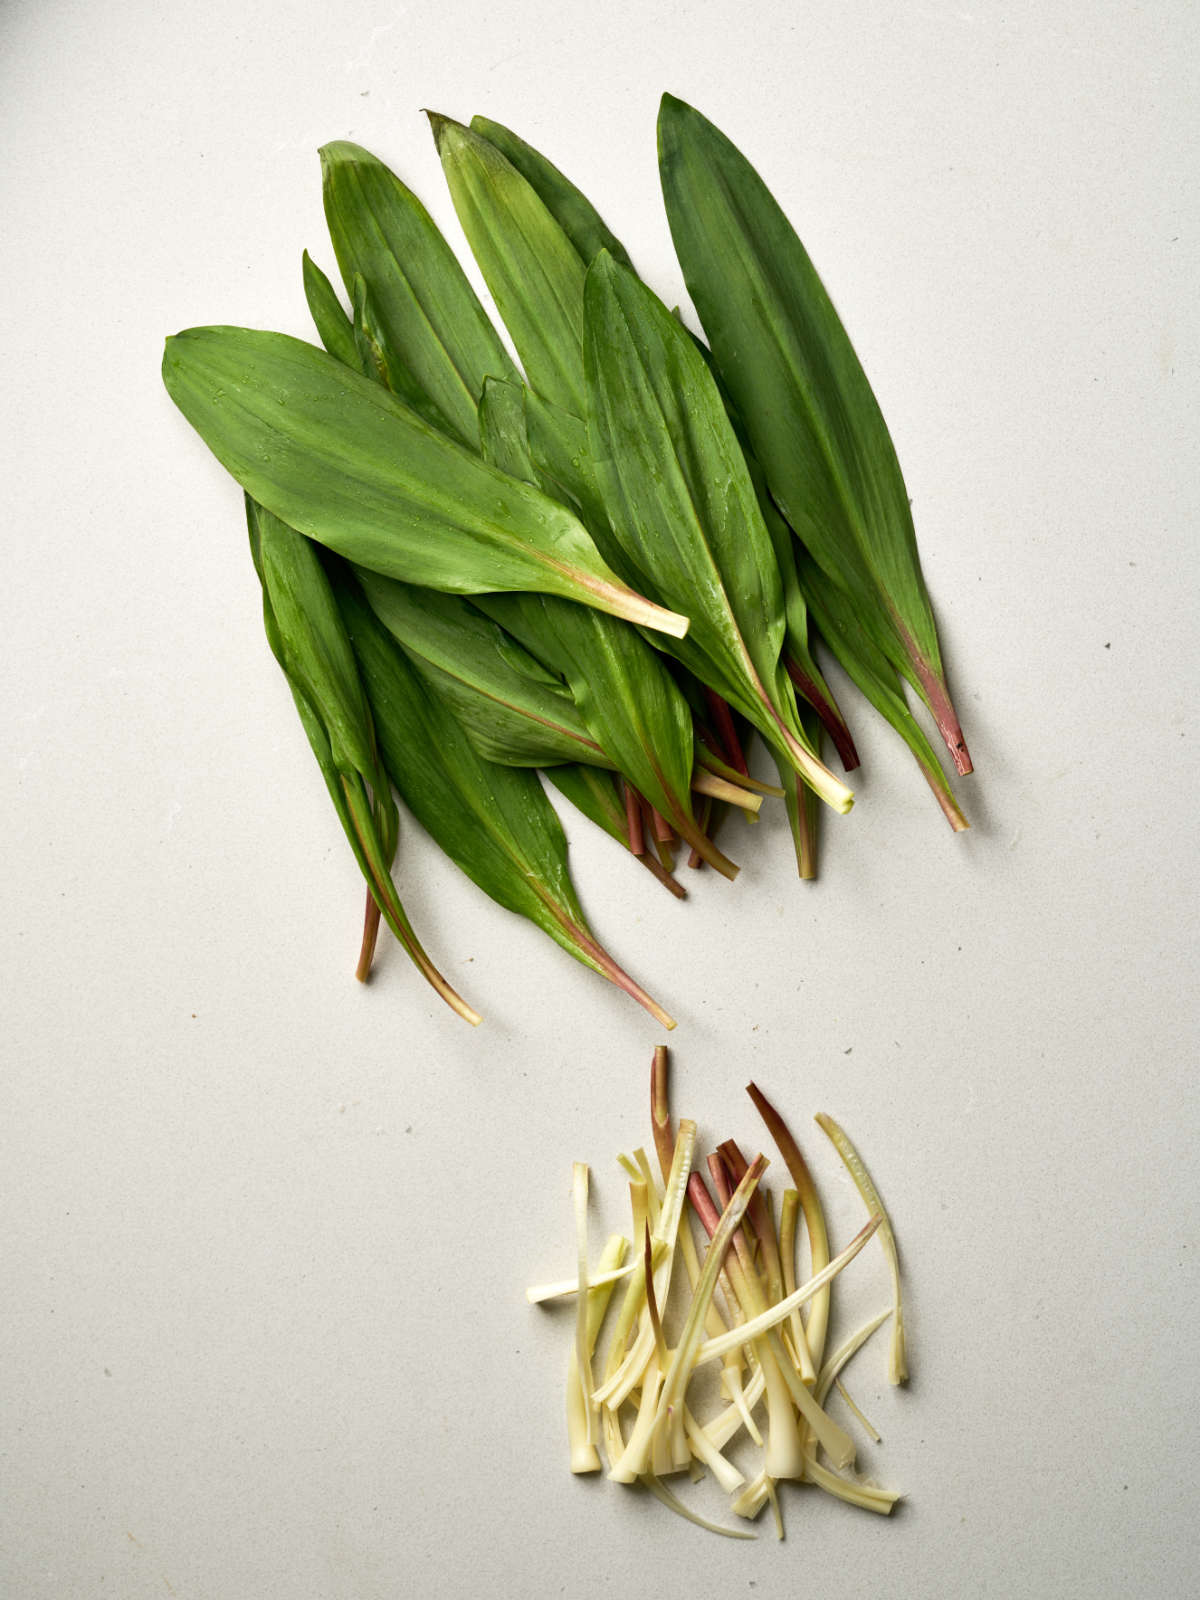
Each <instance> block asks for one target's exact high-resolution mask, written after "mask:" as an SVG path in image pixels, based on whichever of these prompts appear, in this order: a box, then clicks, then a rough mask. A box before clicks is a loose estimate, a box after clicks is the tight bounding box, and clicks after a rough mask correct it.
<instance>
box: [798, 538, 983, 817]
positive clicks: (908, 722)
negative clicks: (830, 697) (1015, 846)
mask: <svg viewBox="0 0 1200 1600" xmlns="http://www.w3.org/2000/svg"><path fill="white" fill-rule="evenodd" d="M799 570H800V580H801V582H802V583H803V585H804V588H805V592H806V593H807V595H808V598H809V604H810V607H811V609H812V614H813V616H814V618H815V619H816V622H817V626H818V627H819V628H820V630H821V637H822V639H823V640H824V641H825V643H826V644H827V645H828V646H829V648H830V650H832V651H833V654H834V656H835V657H836V658H837V660H838V663H839V665H840V666H841V668H842V670H843V672H845V674H846V676H847V677H848V678H849V679H850V681H851V682H852V683H853V684H854V685H855V686H856V687H857V688H858V689H859V690H861V692H862V693H863V694H864V695H865V696H866V698H867V699H868V700H869V701H870V702H871V704H872V705H873V706H874V707H875V709H876V711H878V712H879V714H880V716H882V717H885V718H886V719H887V721H888V722H890V723H891V725H892V727H893V728H895V730H896V732H897V733H898V734H899V735H900V737H901V738H902V739H903V740H904V742H905V744H906V745H907V746H908V748H909V749H910V750H911V751H912V753H913V755H914V756H915V757H916V761H917V765H918V767H920V769H921V773H922V775H923V777H924V778H925V781H926V783H928V785H929V787H930V788H931V789H932V790H933V794H934V798H935V799H936V800H937V803H938V805H939V806H941V808H942V812H943V814H944V815H945V818H946V820H947V822H949V824H950V826H951V827H952V828H953V829H954V831H955V832H956V833H961V832H962V831H963V830H964V829H965V828H967V827H969V826H970V824H969V823H968V822H967V819H966V817H965V816H964V815H963V813H962V810H961V809H960V807H959V804H958V802H957V800H956V799H955V798H954V793H953V790H952V789H951V788H950V785H949V783H947V781H946V775H945V773H944V772H943V771H942V768H941V763H940V762H939V761H938V758H937V756H936V754H935V753H934V749H933V746H932V745H931V744H930V742H929V740H928V739H927V738H926V737H925V734H924V733H923V731H922V729H921V725H920V723H918V722H917V720H916V718H915V717H914V716H913V714H912V712H911V710H910V709H909V705H908V701H907V700H906V699H905V698H904V685H903V683H902V682H901V680H900V675H899V673H898V672H897V671H896V668H895V666H894V665H893V664H892V662H891V661H890V660H889V659H888V657H887V656H886V655H885V654H884V653H883V651H882V650H880V649H879V648H878V647H877V646H876V645H875V644H874V643H873V642H872V640H871V639H870V637H869V636H868V635H867V634H866V633H864V632H863V630H862V629H861V628H859V627H858V626H857V618H856V616H855V613H854V602H853V601H852V600H850V599H849V598H848V597H847V595H846V594H845V592H844V591H843V590H842V589H840V588H839V587H838V585H837V584H836V583H833V582H831V581H830V579H829V578H828V577H827V576H826V575H825V573H823V572H822V571H821V569H820V567H818V566H817V564H816V562H815V561H814V560H813V559H812V557H811V556H808V555H806V554H805V553H804V552H803V551H801V552H800V562H799Z"/></svg>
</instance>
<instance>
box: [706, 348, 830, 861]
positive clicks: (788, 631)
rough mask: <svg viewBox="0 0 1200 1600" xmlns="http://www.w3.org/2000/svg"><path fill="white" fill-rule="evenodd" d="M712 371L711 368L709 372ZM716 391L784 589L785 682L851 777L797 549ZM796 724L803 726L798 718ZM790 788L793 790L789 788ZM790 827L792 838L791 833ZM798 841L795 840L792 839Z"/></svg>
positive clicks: (732, 413)
mask: <svg viewBox="0 0 1200 1600" xmlns="http://www.w3.org/2000/svg"><path fill="white" fill-rule="evenodd" d="M711 370H712V368H711V365H710V371H711ZM714 376H716V378H717V386H718V388H720V389H721V391H722V393H721V398H722V400H723V401H724V402H725V409H726V412H727V413H728V414H729V420H730V422H731V423H732V424H733V431H734V432H735V433H736V434H737V438H738V443H739V444H740V445H741V447H742V454H743V456H744V457H745V458H746V467H747V470H748V471H749V473H750V481H751V482H752V483H753V485H754V493H755V495H756V496H757V497H758V505H759V510H760V511H761V512H762V516H763V521H764V522H765V523H766V526H767V532H768V533H769V534H770V536H771V548H772V550H773V551H774V552H775V564H776V566H777V567H778V569H779V577H780V582H781V583H782V585H783V614H784V623H785V628H784V642H783V662H784V666H785V667H786V668H787V673H788V676H789V677H790V678H791V680H792V683H793V684H794V685H795V687H796V689H798V690H799V692H800V694H801V695H802V696H803V697H804V699H805V700H806V701H807V702H808V704H809V705H810V706H811V707H812V708H813V710H814V711H815V712H816V714H817V718H818V721H819V722H820V724H821V726H822V727H823V728H824V729H825V731H826V732H827V733H828V734H829V736H830V738H831V739H832V740H833V743H834V746H835V748H836V750H837V753H838V756H839V758H840V760H841V763H842V767H843V769H844V770H845V771H846V772H853V771H854V769H855V767H857V766H858V764H859V763H858V751H857V750H856V749H855V746H854V739H853V737H852V736H851V733H850V729H849V728H848V727H847V726H846V719H845V718H844V717H843V715H842V712H841V708H840V707H839V705H838V703H837V701H836V700H835V699H834V696H833V690H832V689H831V688H830V687H829V685H828V683H827V682H826V681H825V675H824V673H823V672H822V671H821V669H820V667H819V666H818V665H817V662H816V660H815V658H814V656H813V653H812V650H811V649H810V647H809V641H808V606H807V604H806V603H805V599H804V594H803V591H802V589H801V587H800V577H799V574H798V572H797V570H796V559H797V550H798V547H797V544H796V540H795V538H794V536H793V534H792V530H791V528H790V527H788V525H787V523H786V522H785V521H784V519H783V516H782V515H781V513H780V511H779V508H778V506H777V505H776V504H775V502H774V501H773V500H772V499H771V491H770V489H769V487H768V485H767V479H766V474H765V473H764V472H763V469H762V463H761V462H760V461H759V459H758V457H757V456H756V455H755V454H754V450H753V447H752V446H751V444H750V441H749V439H748V438H747V436H746V432H745V427H744V425H743V423H742V421H741V418H740V417H739V416H738V414H737V408H736V406H735V405H734V404H733V400H732V398H731V397H730V396H729V395H728V394H727V393H725V391H724V388H723V386H722V385H721V382H720V376H719V374H716V373H714ZM801 722H802V724H803V723H804V718H803V715H801ZM809 742H810V743H811V744H812V746H813V749H814V750H818V751H819V749H820V745H819V742H818V741H817V740H816V739H814V738H812V737H811V733H810V739H809ZM789 787H790V788H794V787H795V785H794V784H792V785H789ZM796 831H797V830H796V828H795V827H793V833H796ZM797 837H799V836H798V835H797Z"/></svg>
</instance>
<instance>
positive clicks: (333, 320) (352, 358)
mask: <svg viewBox="0 0 1200 1600" xmlns="http://www.w3.org/2000/svg"><path fill="white" fill-rule="evenodd" d="M304 298H305V300H306V301H307V302H308V309H309V312H310V313H311V315H312V319H313V324H314V326H315V327H316V330H317V337H318V338H319V339H320V341H321V343H322V344H323V345H324V346H325V348H326V350H328V351H329V354H330V355H331V356H336V357H337V358H338V360H339V361H344V362H345V363H346V365H347V366H348V367H355V368H357V366H358V347H357V345H356V344H355V340H354V323H353V321H352V319H351V318H350V317H348V316H347V315H346V311H345V308H344V307H343V305H342V302H341V301H340V300H339V299H338V297H337V293H336V291H335V289H334V287H333V285H332V284H331V283H330V281H329V279H328V278H327V277H326V276H325V274H324V273H323V272H322V271H321V269H320V267H319V266H318V265H317V264H316V262H315V261H314V260H313V258H312V257H311V256H310V255H309V253H308V251H307V250H306V251H305V252H304Z"/></svg>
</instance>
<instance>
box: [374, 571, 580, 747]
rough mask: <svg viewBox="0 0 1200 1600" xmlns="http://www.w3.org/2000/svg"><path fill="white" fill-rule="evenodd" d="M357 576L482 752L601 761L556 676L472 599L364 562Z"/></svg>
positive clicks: (376, 608) (382, 617)
mask: <svg viewBox="0 0 1200 1600" xmlns="http://www.w3.org/2000/svg"><path fill="white" fill-rule="evenodd" d="M357 577H358V579H359V582H360V584H361V586H362V589H363V593H364V594H365V595H366V597H367V600H368V602H369V603H370V606H371V609H372V610H373V611H374V612H375V614H376V616H377V617H378V618H379V620H380V621H381V622H382V623H383V625H384V627H385V628H386V629H387V630H388V632H389V633H390V634H391V635H392V637H393V638H394V639H396V640H397V641H398V642H399V643H400V644H401V645H402V646H403V647H404V649H405V651H406V653H407V654H408V656H409V657H410V659H411V660H412V661H413V662H414V664H415V665H416V666H417V668H418V670H419V671H420V672H421V674H422V676H424V677H425V678H427V679H428V681H429V682H430V684H431V685H432V686H433V688H434V689H435V690H436V691H437V693H438V694H439V695H441V697H442V698H443V699H444V700H446V701H447V702H448V703H449V705H450V706H451V708H452V709H453V711H454V714H455V716H456V717H457V718H458V720H459V722H460V723H462V725H463V727H464V728H465V729H466V731H467V733H468V734H469V735H470V738H471V740H472V742H473V743H474V745H475V748H476V749H477V750H478V751H479V752H480V753H481V754H482V755H484V756H487V757H488V759H489V760H491V761H498V762H503V763H504V764H505V765H508V766H520V767H544V766H550V765H554V764H557V763H558V762H563V761H594V762H600V763H602V764H603V763H604V762H605V760H606V758H605V755H604V752H603V751H602V750H601V749H600V747H599V746H598V745H597V744H596V742H595V740H594V739H593V738H592V737H591V735H590V734H589V733H588V730H587V728H586V727H585V725H584V722H583V718H582V717H581V716H580V715H579V712H578V710H577V709H576V706H575V702H574V700H573V698H572V697H571V694H570V691H569V690H568V689H567V688H566V686H565V685H564V684H563V682H562V680H561V679H560V678H558V677H556V676H554V675H553V674H552V673H550V672H548V671H547V670H546V668H545V667H544V666H542V665H541V663H540V662H538V661H537V660H535V659H534V657H533V656H531V655H530V654H529V653H528V652H527V651H526V650H524V649H523V648H522V647H521V645H519V644H518V643H517V641H516V640H515V639H512V638H509V637H508V636H507V635H506V634H505V633H504V630H503V629H502V628H501V627H500V626H499V625H498V624H497V623H495V622H493V621H492V619H491V618H490V617H486V616H484V615H483V613H482V612H481V611H479V610H477V609H476V607H475V606H474V605H472V604H471V602H470V601H468V600H462V599H460V598H459V597H458V596H457V595H441V594H435V593H433V592H432V591H431V590H429V589H417V588H414V587H412V586H411V585H410V584H406V583H399V582H397V581H396V580H395V579H393V578H381V577H380V576H379V575H378V574H376V573H372V572H367V571H366V570H365V569H362V568H360V569H357Z"/></svg>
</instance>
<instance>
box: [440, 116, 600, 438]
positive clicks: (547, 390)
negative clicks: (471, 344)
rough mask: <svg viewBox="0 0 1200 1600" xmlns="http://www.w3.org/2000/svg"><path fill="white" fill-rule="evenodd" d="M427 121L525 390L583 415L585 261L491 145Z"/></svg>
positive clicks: (445, 122)
mask: <svg viewBox="0 0 1200 1600" xmlns="http://www.w3.org/2000/svg"><path fill="white" fill-rule="evenodd" d="M430 122H431V124H432V126H433V136H434V139H435V141H436V143H437V148H438V154H439V156H440V157H441V161H442V170H443V172H444V173H445V175H446V183H447V185H448V186H449V189H450V197H451V199H452V200H453V202H454V209H455V210H456V211H457V213H458V220H459V221H460V222H461V223H462V228H463V232H464V233H465V234H466V236H467V243H468V244H469V245H470V246H471V252H472V254H473V255H474V257H475V260H476V261H477V262H478V264H479V270H480V271H481V272H482V273H483V277H484V281H485V282H486V284H487V286H488V288H489V289H490V290H491V292H492V298H493V299H494V300H495V302H496V308H497V310H498V311H499V313H500V315H501V317H502V318H503V320H504V325H505V327H506V328H507V329H508V332H509V334H510V336H511V338H512V342H513V344H514V345H515V346H516V349H517V355H518V356H519V357H520V358H521V364H522V365H523V366H524V368H525V375H526V377H527V378H528V379H529V384H530V387H531V388H532V389H535V390H536V391H537V392H538V394H540V395H542V396H543V397H544V398H545V399H547V400H550V401H553V402H554V404H555V405H560V406H563V407H565V408H566V410H568V411H570V412H573V413H574V415H575V416H582V415H583V403H584V401H583V355H582V352H583V273H584V266H583V262H582V261H581V260H580V258H579V256H578V254H577V253H576V251H575V248H574V246H573V245H572V243H571V241H570V239H569V238H568V237H567V235H566V234H565V233H564V232H563V230H562V228H561V227H560V226H559V224H558V223H557V222H556V221H555V220H554V217H553V216H552V215H551V214H550V212H549V210H548V209H547V208H546V205H545V203H544V202H543V201H542V199H541V198H540V197H539V195H538V194H537V192H536V191H535V190H534V189H533V187H532V186H531V185H530V184H529V183H528V182H527V181H526V180H525V179H524V178H523V177H522V176H521V174H520V173H519V172H518V171H517V169H516V168H515V167H514V166H513V165H512V163H511V162H510V161H507V160H506V159H505V157H504V156H502V155H501V153H500V151H499V150H497V149H496V147H495V146H494V145H493V144H491V143H490V142H489V141H488V140H487V139H483V138H480V136H479V135H478V134H477V133H472V132H471V130H470V128H466V127H464V126H463V124H462V123H461V122H454V121H452V120H451V119H450V118H449V117H441V116H434V115H432V114H431V115H430ZM495 376H498V377H502V376H504V374H502V373H497V374H495Z"/></svg>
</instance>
